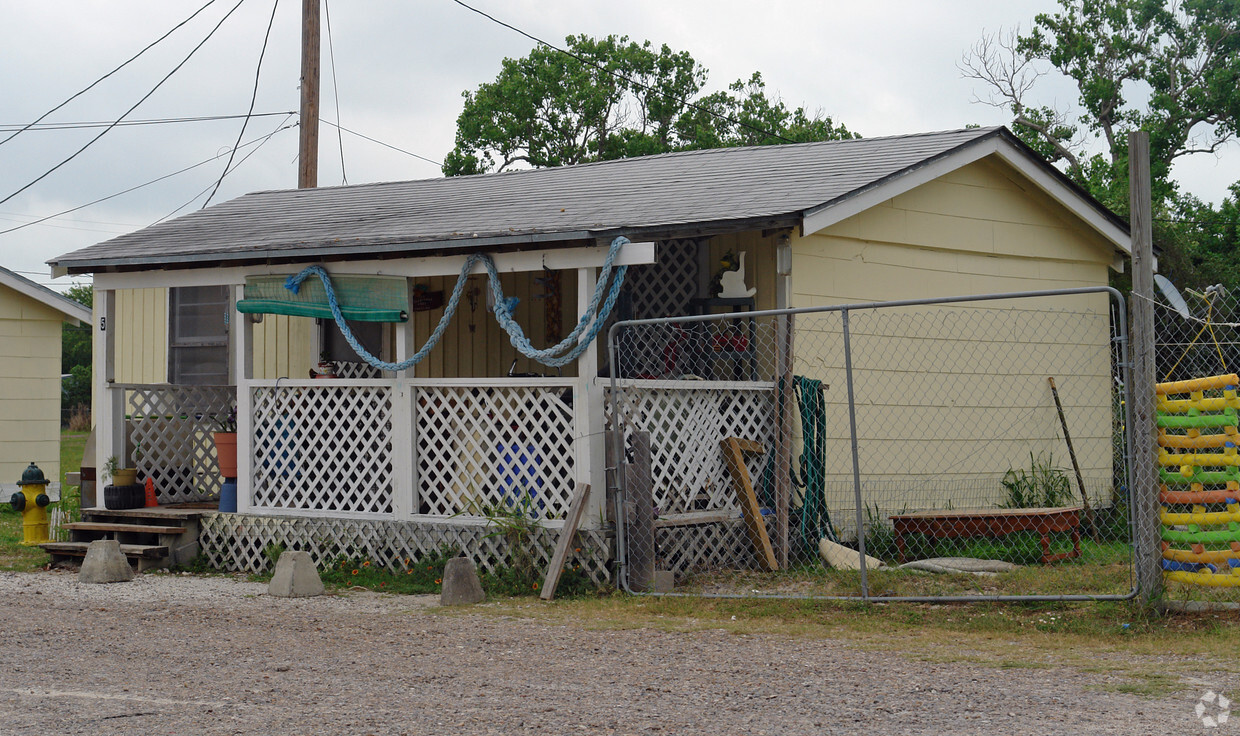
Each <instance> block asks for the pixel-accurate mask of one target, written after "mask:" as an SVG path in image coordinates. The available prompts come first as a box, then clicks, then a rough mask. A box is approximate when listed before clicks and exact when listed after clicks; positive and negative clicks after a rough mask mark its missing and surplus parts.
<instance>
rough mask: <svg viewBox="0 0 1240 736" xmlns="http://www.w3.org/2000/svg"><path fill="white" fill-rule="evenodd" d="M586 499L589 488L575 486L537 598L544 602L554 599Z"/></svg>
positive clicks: (583, 485)
mask: <svg viewBox="0 0 1240 736" xmlns="http://www.w3.org/2000/svg"><path fill="white" fill-rule="evenodd" d="M588 498H590V486H588V485H585V484H582V485H579V486H577V492H576V493H574V494H573V502H572V504H571V505H570V506H569V507H568V515H567V516H565V517H564V526H563V527H562V528H561V529H560V538H559V539H558V540H556V543H555V554H553V555H551V564H549V565H547V577H546V579H545V580H544V581H543V589H542V592H541V593H539V596H538V597H539V598H542V599H543V600H544V601H549V600H551V599H552V598H554V597H555V589H556V586H558V585H559V584H560V575H561V574H563V572H564V563H565V562H567V561H568V552H569V550H570V549H571V548H572V546H573V538H574V537H576V536H577V527H578V526H579V525H580V524H581V514H582V512H584V511H585V509H586V500H587V499H588Z"/></svg>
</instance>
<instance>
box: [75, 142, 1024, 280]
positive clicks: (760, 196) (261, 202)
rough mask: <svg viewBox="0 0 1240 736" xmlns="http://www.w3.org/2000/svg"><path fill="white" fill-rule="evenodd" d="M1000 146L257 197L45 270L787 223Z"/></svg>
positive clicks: (758, 157) (821, 147) (786, 150)
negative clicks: (928, 167) (917, 171)
mask: <svg viewBox="0 0 1240 736" xmlns="http://www.w3.org/2000/svg"><path fill="white" fill-rule="evenodd" d="M997 135H1002V136H1004V137H1005V138H1008V139H1011V140H1013V141H1014V140H1015V138H1014V136H1012V135H1011V133H1009V132H1008V131H1007V130H1006V129H1004V128H974V129H967V130H955V131H946V132H939V133H923V134H918V135H904V136H896V137H888V138H865V139H857V140H848V141H827V142H821V143H802V144H789V145H780V146H760V147H752V148H725V149H712V150H703V151H686V152H680V153H671V154H663V155H658V156H644V157H640V158H630V159H620V160H616V161H602V162H596V163H589V164H580V165H577V166H564V167H560V168H553V169H536V170H528V171H513V172H506V173H501V174H483V175H478V176H464V177H452V178H440V179H425V180H420V181H407V182H393V183H381V184H362V185H353V186H342V187H323V188H319V189H300V190H297V189H293V190H281V191H268V192H255V193H252V194H247V195H244V196H242V197H238V198H237V199H233V200H230V201H228V202H224V203H222V204H219V205H216V206H214V207H210V208H207V209H204V210H200V211H198V212H195V213H193V214H190V215H185V216H183V217H179V218H177V219H175V220H170V221H168V222H164V223H160V224H157V225H152V226H151V227H148V228H144V229H142V230H138V231H136V232H133V233H129V234H127V235H122V236H120V237H117V238H113V239H112V240H108V241H105V242H103V243H100V244H98V245H93V246H90V247H88V248H83V249H81V250H78V251H74V252H72V253H69V254H66V255H63V256H61V257H59V258H57V259H55V260H53V261H51V262H50V263H51V264H52V265H53V266H56V267H59V268H66V269H69V270H71V271H89V270H93V269H96V268H99V267H106V266H109V265H116V266H146V267H153V266H158V265H160V264H176V263H179V264H183V265H209V264H210V265H214V264H218V263H220V262H224V261H229V262H234V261H254V260H268V259H277V260H279V259H291V258H305V257H310V258H313V257H316V256H322V257H327V256H332V255H336V256H339V255H344V254H349V253H368V252H383V253H387V254H396V253H416V252H418V251H426V250H445V249H451V248H463V247H470V246H475V247H476V246H479V245H496V244H503V243H522V242H532V241H554V240H580V239H586V238H595V237H610V236H612V235H618V234H625V235H630V236H632V235H634V234H640V233H642V232H664V233H670V232H675V231H676V230H686V229H688V228H691V227H693V226H702V225H706V224H711V225H720V224H726V223H738V224H740V223H744V222H745V221H750V222H757V221H762V220H771V219H779V218H792V217H799V216H800V214H801V213H802V212H804V211H805V210H808V209H810V208H815V207H820V206H822V205H824V204H828V203H832V202H834V201H837V200H842V199H846V198H847V197H848V196H850V195H851V194H853V193H856V192H858V191H861V190H864V189H867V188H869V187H871V186H873V185H875V184H876V183H880V182H882V181H884V180H886V179H889V178H891V177H895V176H898V175H900V174H901V173H902V172H905V171H908V170H910V169H914V168H916V167H918V166H919V165H922V164H925V163H927V162H929V161H932V160H935V159H937V158H940V157H942V156H945V155H949V154H950V153H951V152H953V151H955V150H958V149H960V148H963V147H967V146H969V145H970V144H973V143H977V142H979V141H980V140H982V139H986V138H990V137H993V136H997Z"/></svg>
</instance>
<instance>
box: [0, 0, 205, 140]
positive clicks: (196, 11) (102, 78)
mask: <svg viewBox="0 0 1240 736" xmlns="http://www.w3.org/2000/svg"><path fill="white" fill-rule="evenodd" d="M215 2H216V0H209V1H208V2H207V4H206V5H203V6H202V7H201V8H199V9H197V10H195V11H194V13H193V15H191V16H190V17H188V18H186V19H185V20H183V21H181V22H180V23H177V24H176V25H175V26H173V27H172V30H170V31H168V32H167V33H165V34H164V35H162V36H160V37H159V38H157V39H155V40H154V41H152V42H151V43H150V44H148V45H147V47H146V48H144V49H142V50H141V51H139V52H138V53H136V54H134V55H133V56H131V57H129V59H127V60H126V61H124V62H123V63H122V64H121V65H120V66H118V67H116V68H115V69H113V70H112V71H110V72H108V73H107V74H104V75H103V76H102V77H99V78H98V79H96V80H95V81H93V82H91V83H90V84H88V85H87V86H86V87H85V88H83V89H82V90H81V91H80V92H78V93H76V94H74V95H72V96H71V97H69V99H67V100H65V101H64V102H62V103H60V104H59V105H57V106H56V107H53V108H52V109H51V110H48V111H47V112H45V113H43V114H42V115H40V116H39V117H38V118H37V119H36V120H35V121H34V122H33V123H28V124H27V125H25V126H23V127H22V128H21V130H18V131H16V132H14V133H13V135H11V136H9V137H8V138H5V139H4V140H2V141H0V146H3V145H4V144H5V143H8V142H9V141H11V140H13V139H14V138H16V137H17V136H19V135H21V134H22V133H24V132H25V131H27V130H29V129H30V128H32V127H34V126H35V125H37V124H38V123H39V121H41V120H43V119H44V118H46V117H47V116H48V115H51V114H52V113H54V112H56V111H57V110H59V109H60V108H62V107H64V106H65V105H67V104H69V103H70V102H73V101H74V100H76V99H77V98H78V97H81V96H82V95H84V94H86V93H87V92H89V91H90V89H91V88H92V87H94V86H95V85H97V84H99V83H100V82H102V81H103V80H105V79H107V78H108V77H110V76H112V75H113V74H115V73H117V72H119V71H120V70H121V69H124V68H125V67H126V66H128V65H129V64H130V63H131V62H133V61H135V60H136V59H137V58H138V57H139V56H142V55H143V54H145V53H146V52H148V51H150V50H151V49H152V48H154V47H155V45H156V44H158V43H159V42H160V41H163V40H164V39H165V38H167V37H169V36H171V35H172V34H173V33H174V32H175V31H176V30H177V29H178V28H180V27H181V26H183V25H185V24H186V23H189V22H190V21H191V20H193V19H194V18H195V17H197V16H198V14H199V13H201V12H202V11H204V10H206V9H207V8H209V7H210V6H212V5H214V4H215Z"/></svg>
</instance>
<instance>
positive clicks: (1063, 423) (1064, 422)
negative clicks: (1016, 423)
mask: <svg viewBox="0 0 1240 736" xmlns="http://www.w3.org/2000/svg"><path fill="white" fill-rule="evenodd" d="M1046 380H1047V381H1048V382H1049V383H1050V384H1051V396H1053V397H1055V411H1057V412H1059V426H1060V427H1062V428H1063V441H1064V442H1065V443H1067V445H1068V457H1069V458H1070V459H1071V460H1072V470H1073V471H1074V472H1075V473H1076V486H1077V488H1080V489H1081V505H1082V506H1084V507H1085V524H1086V525H1087V526H1088V527H1089V529H1090V536H1091V537H1092V538H1093V540H1094V542H1097V541H1098V527H1097V526H1095V525H1094V510H1093V508H1091V507H1090V505H1089V494H1088V493H1086V491H1085V477H1084V476H1083V475H1081V464H1080V463H1079V462H1077V461H1076V448H1075V447H1073V446H1072V435H1070V434H1068V418H1067V417H1065V416H1064V414H1063V403H1062V402H1060V400H1059V387H1058V386H1056V385H1055V377H1054V376H1047V377H1046Z"/></svg>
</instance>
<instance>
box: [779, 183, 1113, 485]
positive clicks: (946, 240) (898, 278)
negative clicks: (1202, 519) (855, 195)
mask: <svg viewBox="0 0 1240 736" xmlns="http://www.w3.org/2000/svg"><path fill="white" fill-rule="evenodd" d="M1111 253H1112V248H1111V246H1110V245H1109V244H1108V243H1106V242H1104V241H1103V240H1102V239H1101V238H1100V237H1098V236H1097V235H1096V234H1094V233H1093V232H1092V231H1089V230H1087V229H1085V228H1084V227H1083V226H1082V225H1080V224H1078V222H1077V221H1076V220H1075V219H1074V218H1073V217H1072V216H1071V215H1069V214H1068V213H1066V211H1064V210H1062V209H1061V208H1060V207H1059V205H1057V204H1056V203H1054V202H1053V201H1052V200H1050V199H1049V198H1047V197H1045V196H1044V195H1042V194H1040V193H1039V192H1037V191H1036V190H1033V189H1032V188H1031V187H1030V186H1029V185H1028V184H1027V183H1023V182H1021V181H1020V180H1019V179H1018V178H1017V175H1015V174H1014V173H1012V172H1010V170H1008V169H1006V167H1005V166H1004V165H1002V164H995V163H991V162H987V161H982V162H978V163H975V164H972V165H970V166H967V167H964V168H962V169H960V170H958V171H956V172H954V173H952V174H949V175H946V176H944V177H941V178H940V179H937V180H935V181H933V182H930V183H928V184H926V185H923V186H921V187H918V188H916V189H913V190H912V191H910V192H908V193H906V194H903V195H900V196H898V197H895V198H893V199H891V200H889V201H887V202H884V203H882V204H880V205H878V206H876V207H873V208H871V209H869V210H867V211H865V212H863V213H860V214H858V215H856V216H854V217H851V218H848V219H847V220H844V221H842V222H840V223H838V224H836V225H834V226H832V227H829V228H827V229H825V230H823V231H822V232H819V233H815V234H812V235H809V236H807V237H802V238H799V239H796V240H794V243H793V269H792V272H793V276H792V292H793V293H792V300H793V305H794V306H797V307H806V306H819V305H836V304H847V303H858V302H871V301H885V300H902V299H921V298H934V297H947V296H958V295H966V294H987V293H1000V292H1013V291H1029V290H1044V289H1061V288H1075V287H1086V286H1100V285H1106V283H1107V278H1108V270H1107V269H1108V266H1109V264H1110V263H1111V258H1112V256H1111ZM851 328H852V340H853V360H854V368H855V371H856V372H855V376H854V378H855V387H856V390H857V397H856V400H857V404H858V406H859V419H858V424H859V430H858V433H859V436H860V443H861V458H862V466H861V473H862V476H863V478H864V479H865V480H867V481H870V482H875V483H877V484H878V485H879V486H881V487H884V488H888V489H897V490H895V491H893V495H892V496H891V498H889V499H884V500H883V502H884V504H885V505H887V506H888V508H894V509H895V510H899V509H900V508H902V506H903V505H904V504H907V505H908V507H909V508H918V507H946V506H948V505H951V506H954V507H956V508H961V507H962V506H964V505H979V504H980V505H990V504H991V503H997V502H999V501H1000V500H1001V499H1002V496H1003V489H1002V486H1001V485H1000V483H999V479H1001V478H1002V476H1003V474H1004V472H1005V471H1006V470H1008V469H1009V468H1025V469H1028V468H1029V464H1030V458H1029V453H1030V452H1033V453H1034V455H1035V456H1036V455H1037V454H1038V453H1050V454H1053V456H1054V460H1055V464H1057V465H1059V466H1060V467H1068V455H1067V449H1066V447H1065V445H1064V444H1063V441H1062V439H1061V437H1060V429H1059V424H1058V418H1057V414H1056V412H1055V408H1054V403H1053V399H1052V396H1051V393H1050V389H1049V385H1048V383H1047V380H1046V379H1047V370H1048V369H1049V368H1050V367H1051V366H1056V367H1058V370H1061V371H1062V373H1061V374H1060V375H1058V376H1056V380H1057V383H1058V384H1059V387H1060V392H1061V395H1062V397H1063V401H1064V403H1065V410H1066V414H1067V420H1068V424H1069V427H1070V430H1071V433H1072V438H1073V441H1074V444H1075V447H1076V451H1077V455H1078V459H1079V460H1080V462H1081V466H1082V471H1083V473H1084V475H1085V476H1086V478H1087V479H1092V481H1093V484H1094V487H1095V489H1096V490H1094V491H1092V492H1093V493H1096V494H1097V495H1099V496H1103V495H1106V493H1107V489H1108V488H1109V487H1110V483H1111V479H1112V423H1111V418H1112V404H1111V402H1112V379H1111V375H1110V349H1109V346H1110V343H1109V336H1110V318H1109V306H1108V300H1107V297H1106V296H1105V295H1103V294H1098V295H1087V296H1076V297H1065V298H1058V299H1055V300H1054V301H1048V300H1037V301H1033V300H1027V301H1022V302H1012V301H1004V302H991V303H988V304H972V305H967V306H960V307H949V306H943V307H919V308H909V309H900V310H883V311H873V310H863V311H858V312H853V313H852V320H851ZM796 357H797V372H798V373H800V374H803V375H810V376H813V377H818V378H822V379H824V380H826V381H827V383H829V384H830V390H829V391H828V394H827V397H828V401H829V405H828V436H829V442H828V448H827V458H828V461H827V462H828V468H827V472H828V486H829V487H832V486H838V487H840V488H842V489H850V488H851V475H852V465H851V455H850V441H849V430H848V426H849V425H848V412H847V403H846V400H847V393H846V391H847V388H846V384H845V381H844V366H843V351H842V337H841V332H840V319H839V317H838V315H832V316H830V317H825V316H824V317H822V318H806V319H798V322H797V343H796ZM902 488H903V489H907V494H906V495H903V496H902V495H901V491H900V490H899V489H902ZM961 488H969V489H977V488H986V489H988V490H987V491H985V492H984V495H980V496H979V495H976V494H977V493H980V492H978V491H973V490H971V491H968V492H967V493H966V494H965V495H970V496H971V498H962V497H961V494H962V493H964V492H962V491H961V490H960V489H961ZM837 495H838V498H835V499H832V501H833V505H834V507H836V508H840V507H843V508H852V506H853V504H852V498H851V493H850V492H846V491H841V492H840V493H839V494H837Z"/></svg>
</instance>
